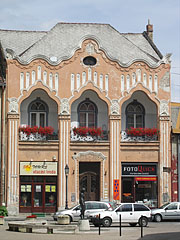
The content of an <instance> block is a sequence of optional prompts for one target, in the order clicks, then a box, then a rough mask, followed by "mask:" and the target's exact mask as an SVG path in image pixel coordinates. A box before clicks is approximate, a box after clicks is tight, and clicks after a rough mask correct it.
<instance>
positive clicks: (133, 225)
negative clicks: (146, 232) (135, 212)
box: [129, 223, 137, 227]
mask: <svg viewBox="0 0 180 240" xmlns="http://www.w3.org/2000/svg"><path fill="white" fill-rule="evenodd" d="M129 225H130V226H131V227H135V226H136V225H137V223H129Z"/></svg>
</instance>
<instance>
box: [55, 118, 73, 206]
mask: <svg viewBox="0 0 180 240" xmlns="http://www.w3.org/2000/svg"><path fill="white" fill-rule="evenodd" d="M58 121H59V164H58V167H59V173H58V176H59V179H58V188H59V191H58V207H62V206H65V196H66V192H65V191H66V181H65V180H66V179H65V178H66V176H65V170H64V169H65V166H66V164H68V166H69V167H70V164H71V163H70V162H69V144H70V130H71V123H70V115H69V114H60V115H59V116H58Z"/></svg>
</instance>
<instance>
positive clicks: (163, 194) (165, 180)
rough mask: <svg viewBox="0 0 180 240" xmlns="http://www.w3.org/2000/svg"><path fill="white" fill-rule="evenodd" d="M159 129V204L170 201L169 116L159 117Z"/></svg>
mask: <svg viewBox="0 0 180 240" xmlns="http://www.w3.org/2000/svg"><path fill="white" fill-rule="evenodd" d="M159 127H160V158H159V176H160V179H159V204H160V205H161V204H163V203H165V202H168V201H171V147H170V132H171V122H170V116H168V115H166V116H165V115H164V116H163V115H161V116H160V117H159Z"/></svg>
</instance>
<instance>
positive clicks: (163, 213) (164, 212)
mask: <svg viewBox="0 0 180 240" xmlns="http://www.w3.org/2000/svg"><path fill="white" fill-rule="evenodd" d="M151 215H152V220H154V221H156V222H161V221H162V220H166V219H167V220H170V219H171V220H176V219H180V202H171V203H166V204H164V205H163V206H161V207H160V208H157V209H152V210H151Z"/></svg>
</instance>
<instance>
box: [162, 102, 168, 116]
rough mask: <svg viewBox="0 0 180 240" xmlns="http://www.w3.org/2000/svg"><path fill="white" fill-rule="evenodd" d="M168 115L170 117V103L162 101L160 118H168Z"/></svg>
mask: <svg viewBox="0 0 180 240" xmlns="http://www.w3.org/2000/svg"><path fill="white" fill-rule="evenodd" d="M168 115H169V106H168V101H166V100H161V102H160V116H168Z"/></svg>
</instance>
